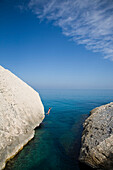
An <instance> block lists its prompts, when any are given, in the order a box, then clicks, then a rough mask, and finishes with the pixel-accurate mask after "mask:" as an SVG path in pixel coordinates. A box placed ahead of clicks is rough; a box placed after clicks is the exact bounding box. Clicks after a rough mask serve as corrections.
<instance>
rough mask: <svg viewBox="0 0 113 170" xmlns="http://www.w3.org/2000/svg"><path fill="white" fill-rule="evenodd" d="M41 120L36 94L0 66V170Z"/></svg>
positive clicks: (32, 135) (21, 146) (28, 137)
mask: <svg viewBox="0 0 113 170" xmlns="http://www.w3.org/2000/svg"><path fill="white" fill-rule="evenodd" d="M43 119H44V107H43V104H42V102H41V100H40V97H39V94H38V93H37V92H36V91H35V90H33V89H32V88H31V87H30V86H28V85H27V84H26V83H24V82H23V81H22V80H20V79H19V78H18V77H17V76H15V75H14V74H13V73H11V72H10V71H8V70H6V69H4V68H3V67H1V66H0V169H2V168H4V167H5V163H6V161H7V160H8V159H10V158H11V157H13V156H14V155H15V154H16V153H17V152H18V151H19V150H21V149H22V148H23V146H24V145H25V144H26V143H27V142H28V141H29V140H31V139H32V138H33V137H34V129H35V128H36V127H37V126H39V124H40V123H41V122H42V120H43Z"/></svg>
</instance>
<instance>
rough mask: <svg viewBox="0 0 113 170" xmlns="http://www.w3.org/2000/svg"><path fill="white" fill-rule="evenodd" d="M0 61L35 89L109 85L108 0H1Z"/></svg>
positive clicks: (111, 6) (112, 36)
mask: <svg viewBox="0 0 113 170" xmlns="http://www.w3.org/2000/svg"><path fill="white" fill-rule="evenodd" d="M0 21H1V26H0V64H1V65H2V66H4V67H5V68H8V69H9V70H11V71H12V72H13V73H15V74H16V75H17V76H19V77H20V78H21V79H23V80H24V81H25V82H27V83H28V84H30V85H31V86H33V87H34V88H39V89H40V88H52V89H53V88H65V89H67V88H68V89H70V88H72V89H79V88H80V89H81V88H82V89H89V88H90V89H113V23H112V21H113V1H112V0H109V1H107V0H101V1H100V0H95V1H94V0H84V1H83V0H62V1H59V0H12V1H10V0H1V1H0Z"/></svg>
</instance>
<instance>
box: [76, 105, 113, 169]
mask: <svg viewBox="0 0 113 170" xmlns="http://www.w3.org/2000/svg"><path fill="white" fill-rule="evenodd" d="M79 160H80V161H82V162H85V163H86V164H88V165H90V166H91V167H93V168H96V169H105V170H113V102H112V103H110V104H107V105H103V106H100V107H98V108H96V109H93V110H92V111H91V115H90V116H89V117H88V118H87V119H86V121H85V123H84V131H83V135H82V147H81V151H80V157H79Z"/></svg>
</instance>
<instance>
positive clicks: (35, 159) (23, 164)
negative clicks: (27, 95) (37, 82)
mask: <svg viewBox="0 0 113 170" xmlns="http://www.w3.org/2000/svg"><path fill="white" fill-rule="evenodd" d="M37 91H38V92H39V94H40V96H41V99H42V102H43V104H44V107H45V112H47V111H48V109H49V107H52V110H51V112H50V115H49V116H46V117H45V119H44V121H43V123H42V124H41V126H40V127H39V128H36V133H35V138H34V139H33V140H31V141H30V142H29V143H28V144H27V145H26V146H25V147H24V149H23V150H22V151H20V152H19V154H18V155H17V156H16V157H15V158H14V159H12V160H11V161H10V162H9V163H8V164H7V167H6V169H10V170H83V169H85V166H84V165H80V164H79V162H78V156H79V150H80V143H81V134H82V124H83V122H84V120H85V119H86V118H87V117H88V115H89V111H90V110H92V109H93V108H95V107H97V106H100V105H103V104H106V103H109V102H111V101H113V90H37ZM87 169H88V168H87Z"/></svg>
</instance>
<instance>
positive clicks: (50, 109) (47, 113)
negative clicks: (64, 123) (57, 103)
mask: <svg viewBox="0 0 113 170" xmlns="http://www.w3.org/2000/svg"><path fill="white" fill-rule="evenodd" d="M50 110H51V107H49V110H48V112H47V113H46V114H47V115H49V113H50Z"/></svg>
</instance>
